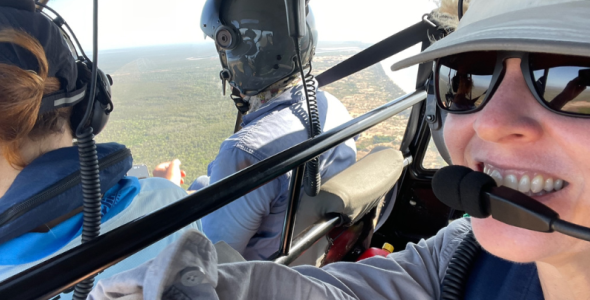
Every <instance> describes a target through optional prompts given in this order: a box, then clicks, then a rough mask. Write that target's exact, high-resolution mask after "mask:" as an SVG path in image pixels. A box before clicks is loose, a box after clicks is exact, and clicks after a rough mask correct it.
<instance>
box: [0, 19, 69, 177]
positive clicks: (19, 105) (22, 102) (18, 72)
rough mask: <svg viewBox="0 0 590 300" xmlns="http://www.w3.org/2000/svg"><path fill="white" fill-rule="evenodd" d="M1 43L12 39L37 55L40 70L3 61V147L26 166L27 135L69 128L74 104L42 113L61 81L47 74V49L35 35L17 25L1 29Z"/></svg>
mask: <svg viewBox="0 0 590 300" xmlns="http://www.w3.org/2000/svg"><path fill="white" fill-rule="evenodd" d="M0 43H12V44H15V45H17V46H19V47H22V48H23V49H25V50H27V51H29V52H30V53H31V54H32V55H33V57H35V58H36V59H37V62H38V65H39V69H38V70H23V69H21V68H19V67H16V66H13V65H9V64H3V63H0V115H1V116H2V117H1V118H0V150H1V151H2V155H3V156H4V157H5V158H6V160H8V162H9V163H10V164H11V165H12V166H13V167H17V168H23V167H25V165H26V162H25V161H24V160H23V158H22V157H21V153H20V150H21V146H22V144H23V142H24V141H25V140H26V139H38V138H41V137H43V136H46V135H47V134H50V133H63V132H64V130H65V129H66V128H67V129H68V130H70V129H69V126H65V125H68V119H69V115H70V114H71V108H66V109H58V110H54V111H50V112H47V113H44V114H42V115H39V108H40V106H41V99H42V97H43V96H44V95H49V94H52V93H55V92H56V91H58V90H60V87H61V84H60V81H59V80H58V79H57V78H55V77H47V72H48V69H49V66H48V64H47V57H46V56H45V51H44V50H43V47H42V46H41V45H40V44H39V42H38V41H37V40H36V39H35V38H34V37H32V36H30V35H28V34H26V33H24V32H21V31H17V30H14V29H5V30H2V31H0Z"/></svg>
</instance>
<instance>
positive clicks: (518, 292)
mask: <svg viewBox="0 0 590 300" xmlns="http://www.w3.org/2000/svg"><path fill="white" fill-rule="evenodd" d="M465 299H479V300H501V299H511V300H543V299H545V298H544V297H543V289H542V288H541V282H540V281H539V274H538V273H537V266H536V265H535V264H534V263H527V264H522V263H514V262H510V261H507V260H504V259H501V258H499V257H496V256H494V255H491V254H490V253H488V252H487V251H485V250H482V251H481V253H480V254H479V256H478V258H477V259H476V261H475V264H474V265H473V270H472V271H471V274H470V276H469V279H468V281H467V288H466V289H465Z"/></svg>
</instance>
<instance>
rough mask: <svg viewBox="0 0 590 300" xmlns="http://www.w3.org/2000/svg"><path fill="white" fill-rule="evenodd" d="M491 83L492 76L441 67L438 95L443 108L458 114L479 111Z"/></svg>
mask: <svg viewBox="0 0 590 300" xmlns="http://www.w3.org/2000/svg"><path fill="white" fill-rule="evenodd" d="M491 81H492V75H474V74H470V73H465V72H461V71H458V70H455V69H452V68H450V67H447V66H441V67H440V74H439V77H438V93H439V99H440V100H441V102H442V103H441V105H442V107H443V108H446V109H448V110H450V111H457V112H459V111H465V112H467V111H471V110H475V109H477V108H478V107H479V106H480V105H481V104H482V103H483V100H484V98H485V95H486V93H487V91H488V89H489V87H490V83H491Z"/></svg>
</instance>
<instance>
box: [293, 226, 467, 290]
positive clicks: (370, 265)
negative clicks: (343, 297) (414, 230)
mask: <svg viewBox="0 0 590 300" xmlns="http://www.w3.org/2000/svg"><path fill="white" fill-rule="evenodd" d="M470 229H471V226H470V223H469V220H467V219H461V220H458V221H455V222H453V223H451V224H450V225H449V226H448V227H446V228H443V229H441V230H440V231H439V232H438V233H437V235H435V236H434V237H432V238H430V239H428V240H421V241H420V242H419V243H417V244H413V243H409V244H408V245H407V246H406V249H405V250H403V251H400V252H395V253H392V254H390V255H388V256H387V257H380V256H378V257H373V258H369V259H365V260H363V261H360V262H358V263H334V264H330V265H328V266H326V267H324V268H322V269H318V268H313V267H310V266H300V267H296V268H295V269H296V270H297V271H298V272H299V273H301V274H302V275H306V276H309V277H313V278H316V279H318V280H321V281H322V282H325V283H330V284H332V285H334V286H337V287H339V288H340V289H342V290H350V291H351V292H352V293H353V294H354V295H355V296H356V297H358V298H359V299H416V300H421V299H424V300H426V299H439V297H440V285H441V283H442V279H443V278H444V275H445V273H446V269H447V266H448V264H449V261H450V259H451V257H452V255H453V253H454V252H455V250H456V248H457V246H458V245H459V244H460V243H461V241H462V240H463V238H464V236H465V234H467V232H469V230H470Z"/></svg>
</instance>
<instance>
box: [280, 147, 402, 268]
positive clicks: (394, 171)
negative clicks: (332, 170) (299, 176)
mask: <svg viewBox="0 0 590 300" xmlns="http://www.w3.org/2000/svg"><path fill="white" fill-rule="evenodd" d="M403 168H404V158H403V155H402V154H401V152H399V151H397V150H394V149H392V148H387V147H378V148H375V149H373V151H371V153H369V154H368V155H367V156H365V157H364V158H362V159H361V160H359V161H357V162H356V163H355V164H353V165H352V166H350V167H348V168H347V169H345V170H344V171H342V172H340V173H338V174H337V175H336V176H334V177H332V178H331V179H330V180H328V181H326V182H325V183H324V184H322V187H321V190H320V193H319V194H318V195H317V196H316V197H309V196H307V195H304V196H303V198H302V199H301V201H300V203H299V208H298V210H297V215H296V219H295V229H294V235H295V236H297V235H298V234H299V233H301V232H302V231H304V229H306V228H308V227H309V226H311V225H313V224H314V223H316V222H318V221H320V220H322V219H324V218H326V217H328V216H334V215H335V214H338V215H340V217H341V218H342V220H343V225H344V226H351V225H353V224H355V223H356V222H357V221H358V220H360V219H361V218H362V217H363V216H365V215H366V214H367V213H368V212H370V211H371V210H372V209H374V208H376V207H378V206H379V205H380V204H382V202H383V199H384V197H385V195H386V194H387V192H389V191H390V190H391V189H392V188H393V186H394V185H395V183H396V182H397V180H398V179H399V177H400V176H401V173H402V171H403ZM331 244H332V242H331V241H329V240H328V238H327V236H325V237H322V238H321V239H319V240H318V241H317V242H316V243H315V244H314V245H313V246H312V247H311V248H309V249H308V250H307V251H305V252H304V253H303V254H302V255H301V256H300V257H299V258H297V259H296V260H295V261H294V262H292V263H291V264H290V265H291V266H295V265H302V264H307V265H315V266H320V265H321V264H322V261H323V259H324V257H325V255H326V253H327V252H328V250H329V247H330V246H331Z"/></svg>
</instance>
